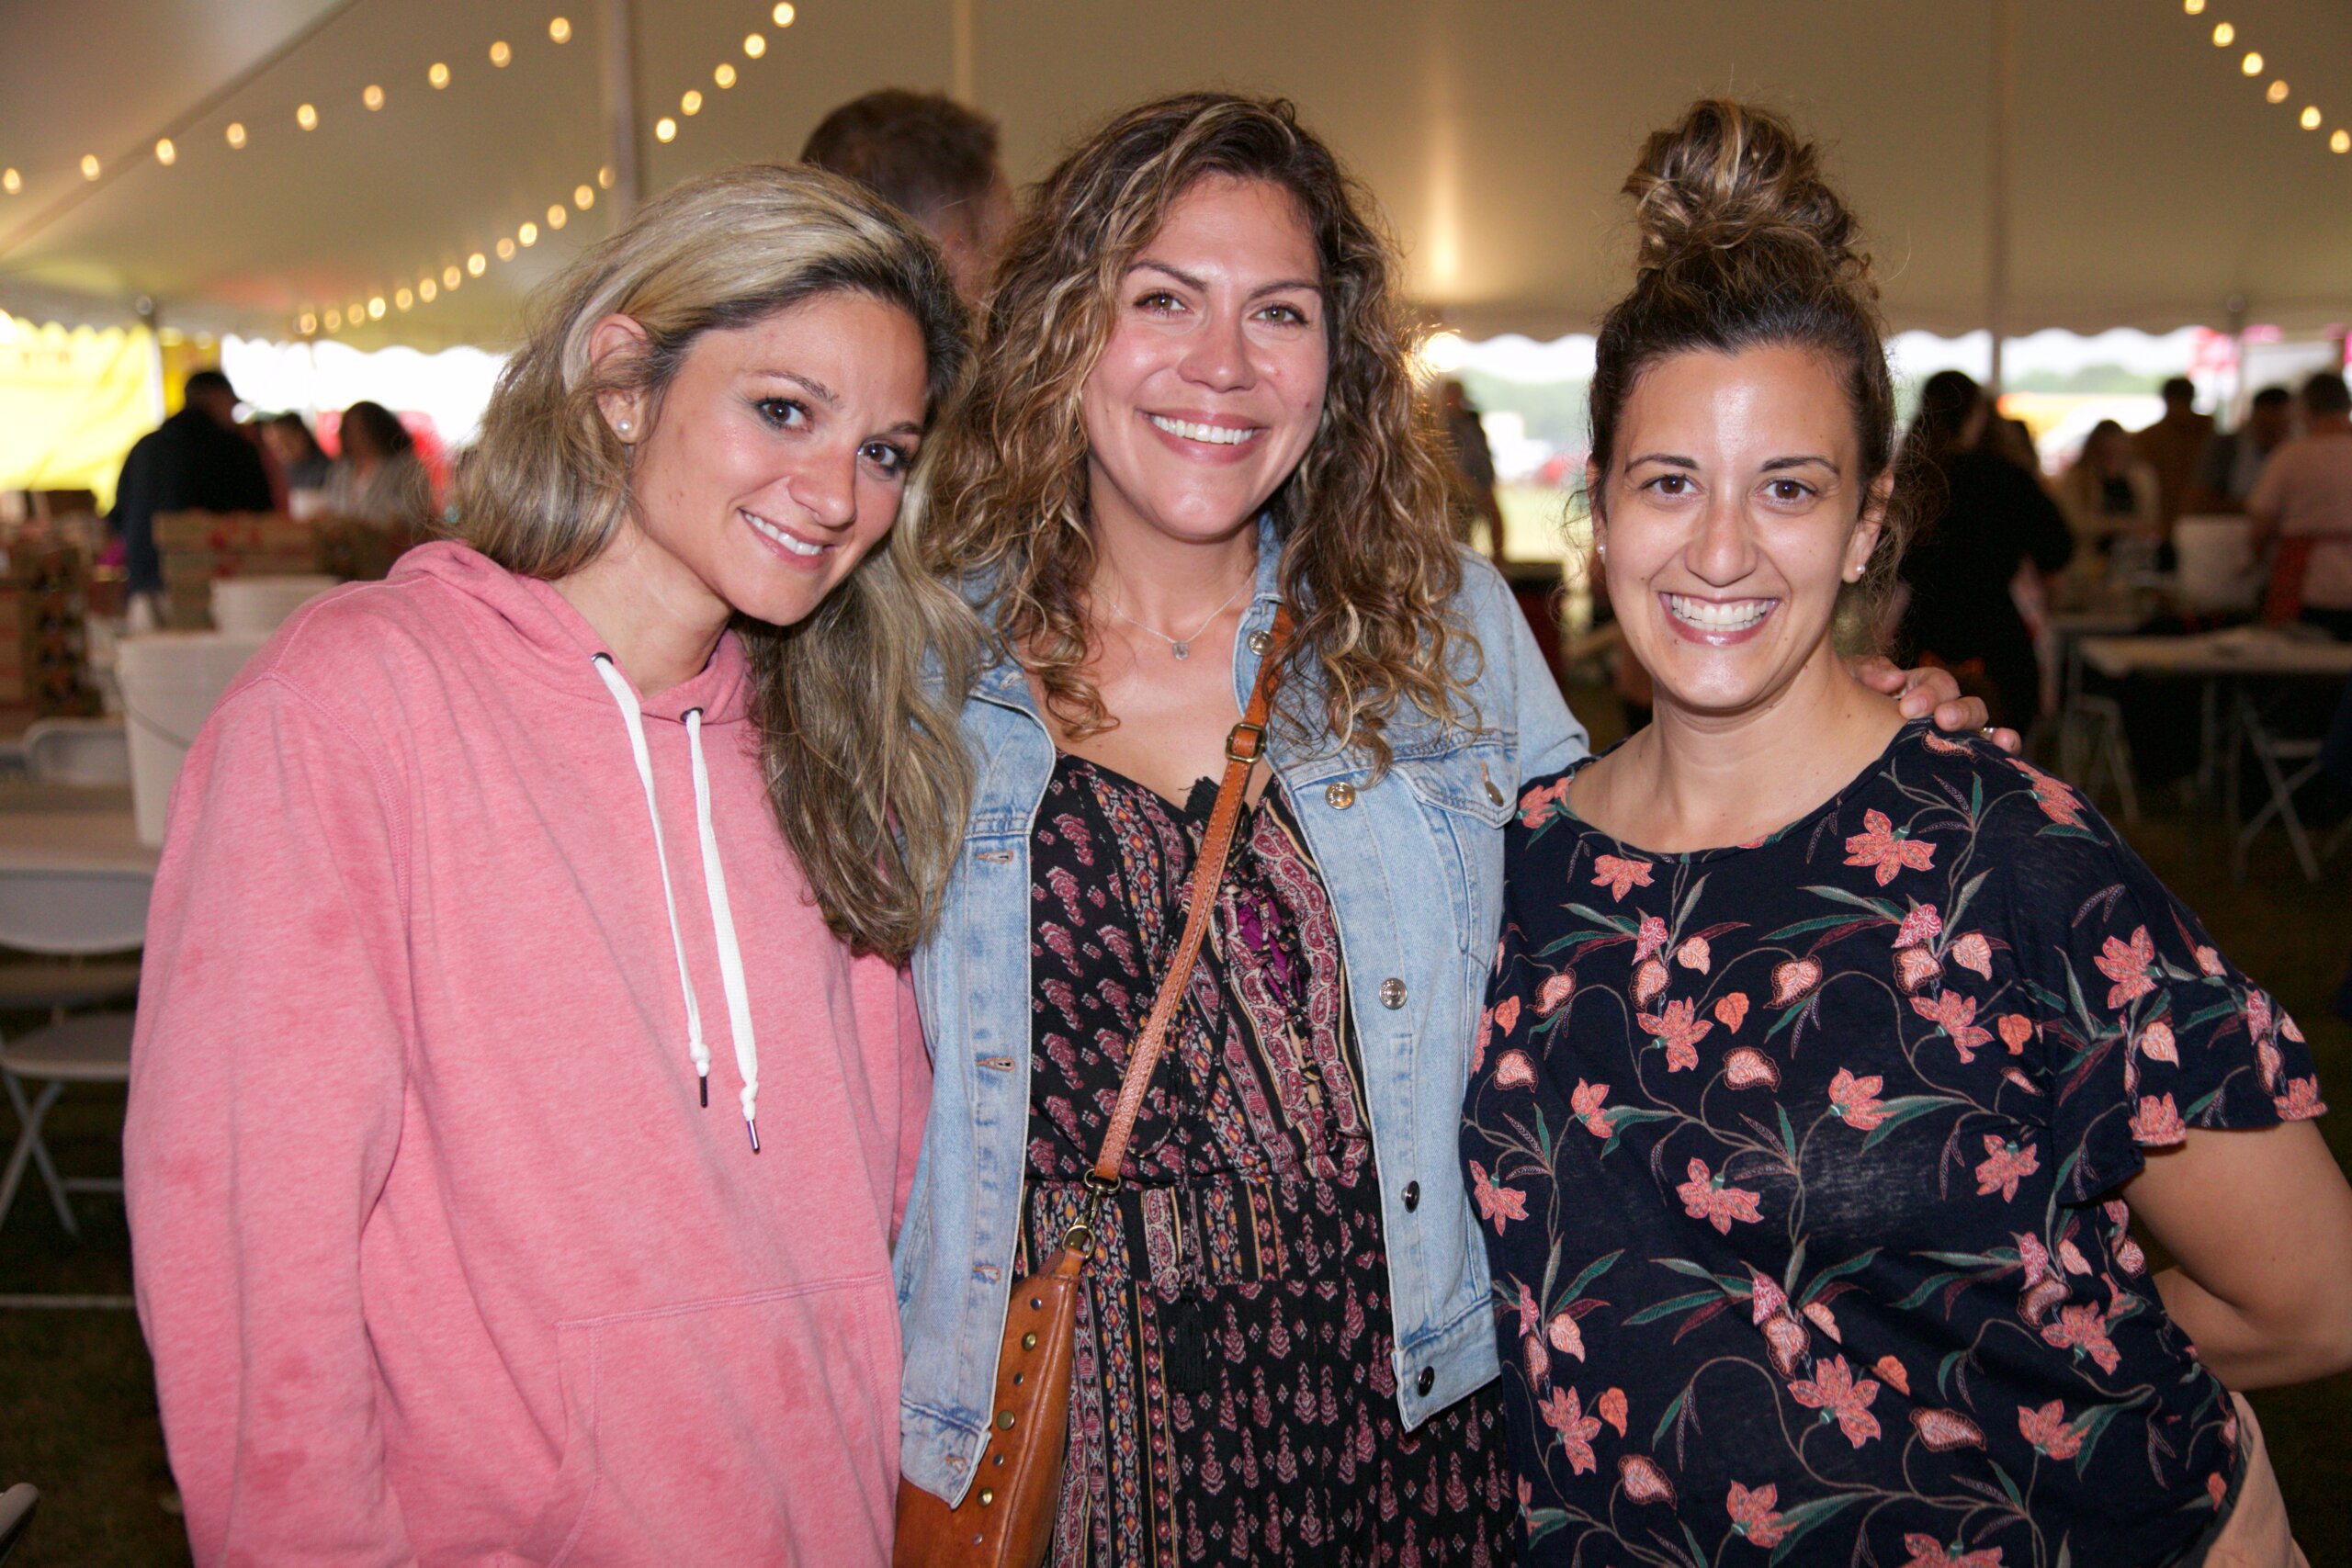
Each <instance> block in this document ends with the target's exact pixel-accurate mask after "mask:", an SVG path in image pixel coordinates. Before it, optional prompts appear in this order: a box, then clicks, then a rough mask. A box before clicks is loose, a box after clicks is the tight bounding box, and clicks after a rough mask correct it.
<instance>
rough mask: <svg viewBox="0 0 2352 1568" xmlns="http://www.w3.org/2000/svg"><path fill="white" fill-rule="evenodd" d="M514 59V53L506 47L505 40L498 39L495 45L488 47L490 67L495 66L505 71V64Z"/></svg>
mask: <svg viewBox="0 0 2352 1568" xmlns="http://www.w3.org/2000/svg"><path fill="white" fill-rule="evenodd" d="M514 58H515V51H513V50H512V49H509V48H508V47H507V45H506V40H505V39H499V40H498V41H497V42H496V43H494V44H492V45H491V46H490V62H491V63H492V65H495V66H497V67H498V68H499V69H500V70H501V71H503V70H505V69H506V66H507V63H508V62H510V61H512V60H513V59H514Z"/></svg>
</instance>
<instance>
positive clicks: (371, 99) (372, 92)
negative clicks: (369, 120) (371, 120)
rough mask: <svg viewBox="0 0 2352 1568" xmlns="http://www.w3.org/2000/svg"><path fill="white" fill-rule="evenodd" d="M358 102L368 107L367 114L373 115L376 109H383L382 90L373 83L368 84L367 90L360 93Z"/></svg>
mask: <svg viewBox="0 0 2352 1568" xmlns="http://www.w3.org/2000/svg"><path fill="white" fill-rule="evenodd" d="M359 101H360V102H361V103H363V104H366V105H367V106H368V113H370V114H373V113H375V112H376V111H377V110H378V109H379V108H382V107H384V89H383V88H381V87H379V86H378V85H376V84H375V83H373V82H370V83H368V85H367V88H366V89H365V90H364V91H362V92H361V93H360V95H359Z"/></svg>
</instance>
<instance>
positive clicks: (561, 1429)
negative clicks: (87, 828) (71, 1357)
mask: <svg viewBox="0 0 2352 1568" xmlns="http://www.w3.org/2000/svg"><path fill="white" fill-rule="evenodd" d="M963 355H964V348H963V339H962V322H961V317H960V313H959V311H958V309H957V306H956V298H955V295H954V292H953V290H952V288H951V287H950V285H949V282H948V279H947V276H946V274H945V272H944V268H943V267H942V265H941V264H940V262H939V260H938V258H937V256H936V254H934V253H933V251H932V250H931V249H930V248H929V247H928V246H927V245H926V244H925V243H923V242H922V240H921V239H919V238H918V237H917V236H916V234H915V233H914V231H912V230H911V229H910V228H909V227H907V226H906V225H905V224H904V223H903V222H902V221H901V220H899V219H898V218H897V217H895V216H894V215H892V214H891V213H890V212H889V211H888V209H886V208H884V207H883V206H882V205H881V204H880V203H878V202H876V201H875V200H873V199H871V198H868V197H865V196H862V195H860V194H859V193H857V192H855V191H854V190H853V188H852V187H851V186H848V185H846V184H844V183H842V182H840V181H837V180H835V179H833V178H832V177H831V176H829V175H820V174H817V173H814V172H811V171H808V170H804V169H783V168H749V169H741V170H737V171H734V172H732V173H729V174H724V175H715V176H712V177H709V178H707V179H703V180H699V181H696V182H695V183H693V184H690V185H688V186H683V187H681V188H680V189H678V190H676V191H673V192H672V193H671V194H670V195H668V196H667V197H663V198H662V200H660V201H658V202H656V203H654V204H653V205H652V206H650V207H649V208H648V209H645V210H644V211H643V213H642V214H641V215H640V216H639V218H638V219H637V220H636V221H635V222H633V223H632V224H631V225H630V226H629V227H628V229H627V230H626V231H623V232H622V233H620V234H618V235H616V236H615V237H614V238H613V239H611V240H609V241H607V242H606V243H605V244H603V245H602V246H600V247H599V248H598V249H597V250H596V251H595V252H594V253H593V254H590V255H588V256H586V257H584V258H583V259H582V261H581V262H580V263H579V264H578V265H576V266H575V267H574V268H573V269H572V270H571V273H570V274H569V275H568V276H567V277H566V278H565V279H564V280H563V281H562V282H561V283H560V284H559V285H558V286H557V287H556V288H555V289H554V291H553V293H552V295H551V297H550V299H549V300H548V306H547V309H546V310H545V311H544V313H543V316H542V318H541V319H540V321H539V322H538V324H537V328H536V330H535V331H534V332H533V333H532V335H531V338H530V341H529V342H528V344H526V347H525V348H524V349H523V350H522V352H521V353H520V354H518V355H517V356H516V357H515V361H514V362H513V364H512V365H511V366H510V367H509V368H508V369H507V371H506V373H505V375H504V376H503V378H502V380H501V382H500V386H499V389H498V392H497V394H496V396H495V397H494V399H493V400H492V406H491V409H490V412H489V414H488V416H487V420H486V422H485V426H484V433H483V436H482V441H481V447H480V450H479V453H478V456H477V457H476V460H475V462H474V463H473V465H472V468H471V470H470V472H469V479H468V481H467V484H468V490H467V493H466V495H465V498H464V513H465V523H464V525H463V532H464V534H465V536H466V537H467V539H468V540H469V543H462V544H461V543H458V542H454V541H445V542H439V543H435V544H430V545H426V546H424V547H421V548H419V549H416V550H414V551H412V552H411V553H410V554H409V555H408V556H407V557H405V558H403V559H402V560H401V563H400V566H399V567H398V569H397V570H395V571H394V572H393V573H392V575H391V578H390V581H385V582H381V583H370V584H365V585H359V586H354V587H350V588H346V589H345V590H342V591H340V592H335V593H333V594H330V595H328V596H327V597H325V598H323V599H321V600H319V601H317V602H316V603H314V604H311V606H309V607H307V608H306V609H305V610H304V611H303V612H302V613H301V614H300V615H298V616H297V617H296V618H295V619H294V620H292V621H291V622H289V623H288V625H287V626H286V627H285V628H284V629H283V630H282V631H281V632H280V633H279V634H278V636H277V637H276V638H275V639H274V640H273V641H272V642H271V643H270V644H269V646H268V647H267V648H266V649H264V650H263V651H262V652H261V653H260V654H259V655H258V656H256V657H255V659H254V660H253V662H252V664H251V665H250V666H249V667H248V668H247V669H246V670H245V671H244V672H243V675H242V677H241V678H240V679H239V681H238V682H237V683H236V685H235V686H234V687H233V688H232V690H231V691H230V693H229V694H228V695H227V696H226V697H224V698H223V699H222V701H221V703H220V706H219V708H218V709H217V710H216V711H215V712H214V714H213V715H212V716H211V718H210V720H209V722H208V723H207V724H206V726H205V728H204V730H203V732H202V734H201V735H200V736H199V737H198V740H197V743H196V745H195V748H194V749H193V750H192V751H191V752H190V753H189V756H188V760H187V768H186V770H185V771H184V773H182V775H181V779H180V783H179V786H178V790H177V794H176V795H175V800H174V803H173V812H172V820H171V830H170V837H169V839H168V841H167V843H166V845H165V848H164V860H163V868H162V871H161V873H160V874H159V875H158V877H157V881H156V886H155V899H154V908H153V918H152V920H151V923H150V926H149V933H148V949H147V971H146V978H145V985H144V988H143V991H142V994H141V998H140V1031H139V1036H138V1041H137V1044H136V1047H135V1050H134V1053H133V1077H132V1085H131V1098H130V1125H129V1130H128V1133H127V1138H126V1143H127V1153H126V1164H127V1168H128V1173H129V1184H130V1215H131V1224H132V1231H133V1237H134V1241H135V1246H136V1262H137V1273H138V1289H139V1306H140V1314H141V1321H142V1323H143V1324H144V1325H145V1328H146V1333H147V1338H148V1342H149V1344H150V1346H151V1347H152V1348H153V1351H154V1358H155V1366H156V1381H157V1384H158V1388H159V1391H160V1393H161V1397H162V1405H163V1416H164V1430H165V1435H166V1437H167V1438H168V1439H169V1442H170V1448H171V1457H172V1463H173V1469H174V1472H175V1474H176V1476H177V1478H178V1481H179V1485H180V1491H181V1496H182V1498H183V1499H184V1501H185V1503H186V1505H187V1523H188V1532H189V1537H190V1540H191V1541H192V1544H193V1546H194V1549H195V1555H196V1559H197V1561H198V1562H199V1563H203V1564H213V1563H221V1562H237V1563H293V1562H300V1563H303V1564H369V1565H378V1564H382V1565H387V1568H389V1565H392V1564H403V1563H411V1562H414V1563H422V1564H458V1563H466V1564H472V1563H481V1564H491V1563H498V1564H509V1563H524V1562H528V1563H547V1562H566V1563H571V1564H606V1563H612V1564H619V1563H629V1564H638V1563H695V1564H705V1565H707V1564H725V1563H746V1564H749V1563H760V1564H774V1563H779V1562H805V1563H816V1564H824V1565H826V1568H833V1565H836V1564H858V1563H875V1564H879V1563H882V1562H886V1561H887V1559H888V1550H889V1529H890V1522H891V1509H892V1501H893V1496H894V1494H895V1490H896V1486H897V1480H898V1454H899V1432H898V1407H899V1338H898V1332H899V1330H898V1314H897V1311H896V1303H895V1302H894V1300H893V1296H892V1291H891V1284H890V1273H889V1257H888V1254H889V1247H890V1242H891V1239H892V1235H893V1233H894V1230H895V1227H896V1224H897V1218H898V1214H899V1207H900V1205H901V1204H902V1202H903V1201H904V1199H905V1194H906V1191H907V1187H908V1183H909V1181H910V1177H911V1174H912V1169H913V1165H914V1159H915V1155H916V1151H917V1148H918V1145H919V1144H920V1141H921V1133H922V1115H923V1111H924V1109H925V1105H926V1100H927V1070H926V1067H925V1065H924V1057H923V1054H922V1043H921V1036H920V1034H919V1032H918V1031H917V1029H916V1026H915V1022H914V1018H913V1009H912V1005H911V1002H910V997H909V993H908V990H907V988H906V985H905V982H904V981H903V979H902V978H901V976H900V973H899V969H898V967H897V965H896V964H895V962H894V960H895V959H896V958H898V957H899V956H900V955H901V954H902V953H903V952H904V949H905V947H906V945H907V943H908V941H909V939H910V933H911V931H913V929H914V928H915V926H916V925H917V924H918V923H919V921H920V916H921V912H922V911H921V905H922V895H921V893H920V889H922V887H924V886H931V885H933V881H934V879H935V878H934V874H935V872H936V870H937V868H938V863H939V859H940V857H941V856H943V855H945V854H950V853H952V852H953V843H952V840H951V839H949V838H948V837H947V835H948V834H949V833H950V831H951V829H948V828H946V827H944V826H942V827H940V828H937V829H925V827H924V825H925V824H929V823H932V822H938V823H942V824H946V823H952V822H955V821H956V820H957V819H958V818H959V817H960V812H959V811H956V810H953V809H947V808H943V807H942V806H941V804H940V802H941V801H943V800H944V801H947V802H949V803H951V805H952V803H953V802H954V801H956V800H957V799H959V798H960V795H959V794H958V792H959V791H961V790H962V789H963V788H964V787H965V783H964V781H965V779H966V776H967V765H966V764H965V763H964V761H963V760H962V757H961V754H960V752H959V751H958V750H957V748H956V743H955V741H954V739H953V738H954V733H955V732H954V725H953V715H952V713H946V714H941V713H934V712H931V711H930V710H929V709H928V708H927V707H926V706H925V703H926V701H927V699H926V698H925V697H924V696H923V695H922V670H921V669H920V668H919V666H918V663H917V660H919V658H920V651H919V650H921V649H924V648H926V647H929V648H932V649H949V650H951V657H957V656H958V655H956V654H955V653H954V652H953V650H956V649H966V648H967V647H968V646H969V645H968V640H967V639H968V637H969V635H970V633H969V627H968V625H967V623H966V622H965V621H964V620H962V619H959V617H961V616H963V615H965V612H964V611H963V610H962V608H961V605H960V604H959V603H958V602H957V601H956V599H955V598H954V597H953V596H952V595H951V594H949V593H948V592H946V591H945V590H944V588H940V587H938V586H936V585H934V584H932V583H931V582H930V581H929V580H928V579H927V578H926V577H925V576H924V575H923V574H922V572H921V571H920V570H917V569H915V568H913V567H912V566H911V564H910V562H911V555H910V545H909V544H908V543H907V542H906V541H905V540H904V539H903V537H890V531H891V525H892V523H893V521H894V519H895V517H896V516H897V514H898V511H899V501H900V498H901V494H902V492H903V491H904V490H905V489H906V487H907V484H908V478H909V471H910V468H911V466H912V465H913V464H914V462H915V459H916V453H917V448H918V446H919V445H920V442H921V440H922V433H923V430H924V427H925V425H926V423H927V422H928V420H929V418H930V415H931V412H932V411H933V408H934V407H936V406H937V404H938V403H939V402H940V400H942V399H943V398H944V396H945V395H946V394H947V392H948V391H949V389H950V388H951V387H952V385H953V383H954V381H955V379H956V376H957V375H958V374H959V372H960V370H961V367H962V362H963ZM755 694H763V695H755ZM772 782H773V783H775V784H777V785H778V800H779V804H778V805H776V806H775V807H772V806H771V803H770V794H769V786H770V784H771V783H772ZM886 784H887V786H886ZM894 815H895V817H896V818H899V819H902V820H904V821H906V822H908V823H910V824H912V825H913V829H914V830H913V831H912V833H911V834H910V835H909V836H894V834H893V832H892V826H893V818H894Z"/></svg>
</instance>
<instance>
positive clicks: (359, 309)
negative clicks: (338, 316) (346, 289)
mask: <svg viewBox="0 0 2352 1568" xmlns="http://www.w3.org/2000/svg"><path fill="white" fill-rule="evenodd" d="M367 314H368V306H367V304H366V302H365V301H363V300H358V299H354V300H353V301H352V302H351V303H350V304H348V305H346V306H345V307H344V311H343V317H344V320H345V321H349V322H350V323H351V324H352V325H353V326H355V327H356V326H357V325H358V324H359V321H360V318H361V317H363V316H365V315H367Z"/></svg>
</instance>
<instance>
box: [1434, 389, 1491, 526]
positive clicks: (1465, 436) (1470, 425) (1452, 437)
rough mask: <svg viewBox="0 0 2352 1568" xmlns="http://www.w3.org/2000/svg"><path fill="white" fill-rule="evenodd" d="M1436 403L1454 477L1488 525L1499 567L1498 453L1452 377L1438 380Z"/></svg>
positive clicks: (1478, 516)
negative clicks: (1496, 483)
mask: <svg viewBox="0 0 2352 1568" xmlns="http://www.w3.org/2000/svg"><path fill="white" fill-rule="evenodd" d="M1437 406H1438V413H1439V415H1440V416H1441V417H1442V418H1443V420H1444V421H1445V441H1446V446H1447V447H1448V449H1449V450H1450V451H1451V452H1452V453H1453V472H1454V476H1455V477H1456V478H1457V479H1460V480H1461V483H1462V489H1463V492H1464V495H1465V496H1467V497H1468V499H1469V502H1470V512H1471V514H1472V518H1474V519H1476V520H1478V521H1483V522H1484V523H1485V524H1486V525H1487V545H1488V549H1487V554H1488V555H1490V556H1492V557H1493V558H1494V560H1495V564H1496V565H1497V566H1500V565H1502V564H1503V561H1504V551H1503V509H1502V502H1500V501H1498V499H1497V498H1496V496H1495V454H1494V450H1493V448H1491V447H1490V446H1487V427H1486V426H1485V425H1483V424H1480V423H1478V408H1477V405H1476V404H1475V403H1473V402H1472V401H1471V400H1470V393H1469V390H1468V389H1466V388H1464V386H1463V385H1462V383H1461V382H1460V381H1458V380H1455V379H1454V378H1452V377H1448V378H1446V379H1445V380H1443V381H1441V382H1439V383H1438V403H1437ZM1464 542H1465V543H1466V542H1467V541H1466V540H1465V541H1464Z"/></svg>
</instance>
